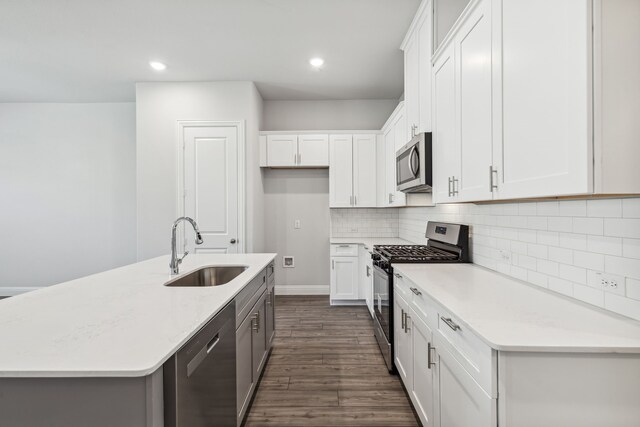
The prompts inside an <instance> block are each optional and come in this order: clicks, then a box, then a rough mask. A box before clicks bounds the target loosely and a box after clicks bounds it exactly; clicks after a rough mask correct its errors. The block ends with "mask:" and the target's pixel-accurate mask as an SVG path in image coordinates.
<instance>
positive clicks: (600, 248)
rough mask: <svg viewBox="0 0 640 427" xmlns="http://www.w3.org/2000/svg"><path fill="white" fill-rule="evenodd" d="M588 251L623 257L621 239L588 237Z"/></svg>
mask: <svg viewBox="0 0 640 427" xmlns="http://www.w3.org/2000/svg"><path fill="white" fill-rule="evenodd" d="M587 250H588V251H589V252H596V253H599V254H607V255H622V239H621V238H620V237H606V236H587Z"/></svg>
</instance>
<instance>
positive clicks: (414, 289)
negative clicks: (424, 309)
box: [409, 288, 422, 295]
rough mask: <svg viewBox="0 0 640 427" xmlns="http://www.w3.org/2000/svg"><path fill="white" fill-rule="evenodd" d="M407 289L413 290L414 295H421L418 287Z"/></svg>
mask: <svg viewBox="0 0 640 427" xmlns="http://www.w3.org/2000/svg"><path fill="white" fill-rule="evenodd" d="M409 289H411V292H413V293H414V294H416V295H422V292H420V291H419V290H418V288H409Z"/></svg>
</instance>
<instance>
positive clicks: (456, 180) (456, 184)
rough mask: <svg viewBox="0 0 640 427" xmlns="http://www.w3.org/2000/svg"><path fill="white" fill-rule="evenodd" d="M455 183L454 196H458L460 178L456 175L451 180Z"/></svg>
mask: <svg viewBox="0 0 640 427" xmlns="http://www.w3.org/2000/svg"><path fill="white" fill-rule="evenodd" d="M451 182H452V183H453V192H452V193H453V194H452V196H456V195H457V194H458V178H456V177H455V176H454V177H453V180H452V181H451Z"/></svg>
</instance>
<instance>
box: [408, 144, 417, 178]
mask: <svg viewBox="0 0 640 427" xmlns="http://www.w3.org/2000/svg"><path fill="white" fill-rule="evenodd" d="M414 154H416V146H415V145H414V146H413V148H412V149H411V153H409V170H410V171H411V175H413V176H416V174H417V173H418V171H415V170H413V162H412V160H413V155H414Z"/></svg>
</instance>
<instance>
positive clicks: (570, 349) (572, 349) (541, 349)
mask: <svg viewBox="0 0 640 427" xmlns="http://www.w3.org/2000/svg"><path fill="white" fill-rule="evenodd" d="M465 265H468V266H473V267H474V268H479V269H481V270H484V271H486V272H489V273H491V274H496V275H498V276H500V277H503V278H506V279H508V280H511V281H513V282H514V283H515V284H516V285H518V286H527V287H531V288H533V289H535V290H536V291H538V292H540V291H541V290H540V289H537V288H534V286H533V285H529V284H528V283H526V282H523V281H521V280H519V279H516V278H514V277H510V276H506V275H504V274H502V273H499V272H497V271H493V270H490V269H488V268H485V267H482V266H479V265H477V264H471V263H468V264H465ZM394 268H395V269H398V270H400V271H401V272H402V273H403V274H404V275H405V276H406V277H407V278H408V279H409V280H411V281H412V282H413V283H415V284H416V285H417V286H420V288H421V290H422V291H424V292H426V293H427V294H428V295H429V298H431V299H433V300H434V301H435V302H436V303H437V304H439V305H441V306H442V307H443V308H445V309H446V310H449V311H451V312H452V313H453V314H456V316H457V320H458V321H460V323H462V325H463V326H465V327H466V328H469V329H470V330H471V331H472V332H473V333H474V334H475V335H476V336H477V337H478V338H479V339H480V340H481V341H482V342H483V343H485V344H487V345H488V346H489V347H491V348H492V349H493V350H496V351H501V352H505V353H506V352H514V353H516V352H517V353H525V352H530V353H594V354H640V346H630V347H589V346H557V345H551V346H529V345H508V344H497V343H495V342H493V341H491V340H489V339H487V337H486V336H484V335H483V334H482V333H480V332H479V331H478V330H477V329H476V328H474V327H473V326H472V325H471V324H470V323H469V322H467V320H465V319H464V318H462V317H460V315H459V314H457V313H455V311H454V310H451V309H450V308H449V307H448V306H447V305H446V304H444V303H443V302H442V301H440V300H439V299H437V298H436V297H434V296H433V295H432V294H431V293H430V292H429V291H427V290H426V289H425V288H424V287H423V286H422V285H421V284H420V283H419V281H418V280H416V279H415V278H414V277H412V272H407V271H405V270H403V269H402V264H397V265H396V266H395V267H394ZM550 296H552V297H554V298H562V296H561V295H550ZM570 302H572V303H580V302H579V301H570ZM580 304H582V303H580ZM588 308H589V309H590V310H594V311H598V310H596V309H597V307H593V308H592V307H588ZM607 314H608V315H609V314H610V313H607ZM613 314H614V315H615V313H613ZM617 316H619V315H616V317H617ZM625 320H626V319H625ZM434 332H435V331H434Z"/></svg>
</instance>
